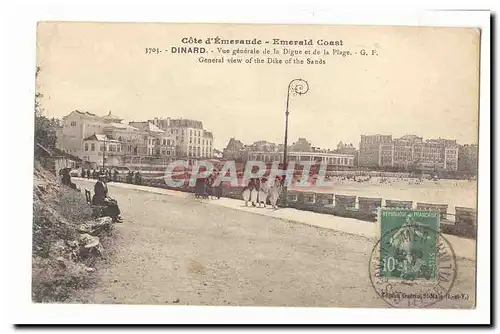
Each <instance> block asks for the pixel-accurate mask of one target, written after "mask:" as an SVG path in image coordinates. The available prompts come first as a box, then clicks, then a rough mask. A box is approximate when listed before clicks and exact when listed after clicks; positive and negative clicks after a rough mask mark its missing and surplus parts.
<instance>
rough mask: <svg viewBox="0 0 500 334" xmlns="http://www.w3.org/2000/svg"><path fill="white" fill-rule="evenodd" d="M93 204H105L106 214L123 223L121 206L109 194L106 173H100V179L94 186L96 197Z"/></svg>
mask: <svg viewBox="0 0 500 334" xmlns="http://www.w3.org/2000/svg"><path fill="white" fill-rule="evenodd" d="M92 204H94V205H101V206H105V208H104V215H106V216H109V217H111V218H113V220H114V221H115V222H117V223H121V222H122V221H123V220H122V217H121V216H120V208H118V202H117V201H116V200H115V199H112V198H111V197H109V196H108V186H107V185H106V174H104V173H102V174H99V180H98V181H97V182H96V184H95V186H94V197H93V198H92Z"/></svg>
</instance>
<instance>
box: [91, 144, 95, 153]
mask: <svg viewBox="0 0 500 334" xmlns="http://www.w3.org/2000/svg"><path fill="white" fill-rule="evenodd" d="M90 150H91V151H92V152H94V151H95V144H94V143H92V144H90Z"/></svg>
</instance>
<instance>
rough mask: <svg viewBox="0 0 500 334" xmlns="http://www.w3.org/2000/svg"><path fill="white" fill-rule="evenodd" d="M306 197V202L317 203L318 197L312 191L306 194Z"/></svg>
mask: <svg viewBox="0 0 500 334" xmlns="http://www.w3.org/2000/svg"><path fill="white" fill-rule="evenodd" d="M304 199H305V202H306V203H310V204H313V203H315V202H316V198H315V196H314V193H311V194H305V196H304Z"/></svg>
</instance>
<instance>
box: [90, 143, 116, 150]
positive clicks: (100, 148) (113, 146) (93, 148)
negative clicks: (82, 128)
mask: <svg viewBox="0 0 500 334" xmlns="http://www.w3.org/2000/svg"><path fill="white" fill-rule="evenodd" d="M89 149H90V152H94V151H95V150H96V147H95V143H90V145H89V143H85V152H88V151H89ZM104 150H105V147H104V144H101V145H100V147H99V151H101V152H103V151H104ZM108 150H109V151H110V152H121V146H120V145H108Z"/></svg>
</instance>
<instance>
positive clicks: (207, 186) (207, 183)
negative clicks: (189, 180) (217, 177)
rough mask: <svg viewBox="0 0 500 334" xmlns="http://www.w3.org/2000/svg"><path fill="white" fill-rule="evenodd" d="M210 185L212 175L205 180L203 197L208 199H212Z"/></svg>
mask: <svg viewBox="0 0 500 334" xmlns="http://www.w3.org/2000/svg"><path fill="white" fill-rule="evenodd" d="M212 184H213V178H212V175H210V176H208V177H207V178H206V179H205V196H204V197H206V198H208V199H212V196H213V189H212Z"/></svg>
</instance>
